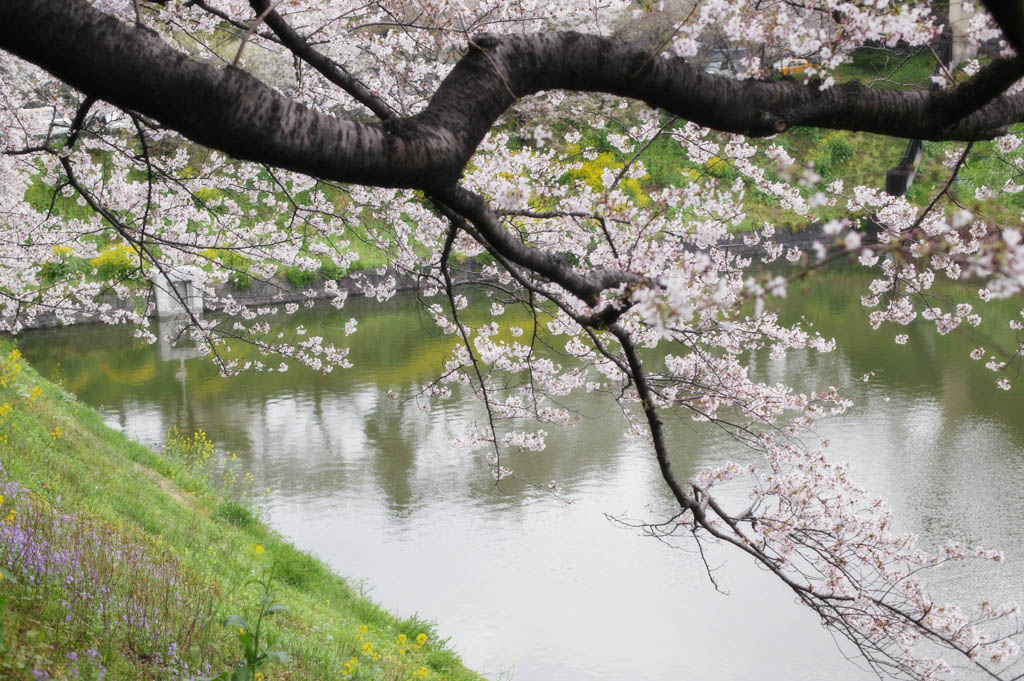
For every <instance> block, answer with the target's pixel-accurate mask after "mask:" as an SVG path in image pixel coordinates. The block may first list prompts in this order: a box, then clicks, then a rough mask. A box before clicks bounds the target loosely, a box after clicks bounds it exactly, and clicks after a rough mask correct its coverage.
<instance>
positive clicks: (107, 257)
mask: <svg viewBox="0 0 1024 681" xmlns="http://www.w3.org/2000/svg"><path fill="white" fill-rule="evenodd" d="M89 264H91V265H92V266H93V267H94V268H95V269H96V272H97V273H98V274H99V275H100V276H101V277H103V278H104V279H127V278H128V277H129V276H130V275H131V274H133V272H134V270H135V269H136V268H138V267H139V264H140V263H139V259H138V257H137V256H136V254H135V252H134V251H133V250H132V249H130V248H128V246H126V245H124V244H117V245H116V246H109V247H107V248H104V249H103V250H102V251H101V252H100V254H99V255H98V256H96V257H95V258H93V259H92V260H90V261H89Z"/></svg>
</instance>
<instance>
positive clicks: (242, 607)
mask: <svg viewBox="0 0 1024 681" xmlns="http://www.w3.org/2000/svg"><path fill="white" fill-rule="evenodd" d="M170 442H171V443H172V446H171V447H169V448H168V450H167V451H165V452H164V453H163V454H158V453H155V452H153V451H151V450H149V449H147V448H145V447H143V446H141V445H139V444H138V443H135V442H132V441H131V440H129V439H127V438H125V437H124V436H122V435H121V434H120V433H118V432H116V431H114V430H112V429H110V428H108V427H106V426H105V425H104V424H103V423H102V421H101V419H100V417H99V415H98V414H96V412H95V411H93V410H92V409H90V408H88V407H86V406H84V405H82V404H81V403H79V402H78V401H76V400H75V398H74V397H73V396H72V395H70V394H69V393H67V392H66V391H65V390H63V389H62V388H60V387H59V386H57V385H54V384H52V383H50V382H48V381H46V380H44V379H42V378H41V377H40V376H39V375H38V374H37V373H36V372H35V371H34V370H33V369H32V368H31V367H29V366H27V365H25V364H24V362H23V360H21V359H20V358H19V357H18V356H17V354H16V353H13V354H12V346H11V345H10V344H9V343H7V342H6V341H2V340H0V464H2V466H3V470H2V472H0V495H3V496H4V499H3V500H2V501H0V567H2V568H3V571H0V575H2V576H3V578H0V679H18V680H21V679H33V678H34V677H33V670H34V671H35V672H36V676H38V677H39V678H53V679H64V678H68V679H70V678H98V671H99V665H102V667H103V668H104V669H105V670H106V672H107V675H106V678H107V679H171V678H191V675H192V674H193V673H195V672H199V673H200V675H202V674H205V673H209V674H211V675H212V674H216V673H219V672H221V671H224V670H226V669H231V668H232V667H233V666H234V665H236V664H238V663H239V662H240V661H241V659H242V648H241V645H240V644H239V633H238V631H236V630H235V629H236V628H228V627H226V626H224V624H223V622H224V618H225V617H226V616H229V615H242V616H245V617H247V618H248V619H249V621H250V622H252V621H253V617H254V615H255V613H256V611H257V609H258V606H259V600H258V599H259V596H260V590H259V589H258V588H257V586H255V585H254V584H253V582H252V580H253V579H254V578H256V577H266V576H269V575H273V576H274V577H275V579H274V581H273V585H274V587H273V598H274V600H275V601H276V602H278V603H282V604H283V605H285V606H286V608H287V611H286V612H282V613H279V614H276V615H274V616H273V617H272V618H270V620H269V627H270V629H269V631H270V633H271V634H272V635H273V636H274V637H276V642H275V646H277V647H279V648H280V649H282V650H284V651H285V652H287V654H288V656H289V657H290V661H289V662H288V663H286V664H282V663H269V664H268V665H267V666H265V667H263V668H262V670H261V671H262V672H263V673H264V677H263V678H265V679H303V680H305V679H325V680H326V679H331V680H334V679H347V678H351V679H360V680H367V681H369V680H381V681H384V680H386V681H404V680H406V679H452V680H453V681H470V680H476V679H480V677H479V676H478V675H476V674H475V673H473V672H472V671H470V670H467V669H466V668H465V667H463V666H462V664H461V663H460V662H459V660H458V658H457V657H456V656H455V655H454V654H453V653H452V652H451V651H450V650H449V649H448V648H447V647H445V645H444V642H443V641H440V640H438V635H437V633H436V632H435V631H434V630H433V628H432V626H431V625H429V624H427V623H424V622H422V621H420V620H418V619H416V618H412V619H408V620H402V619H398V618H396V617H394V616H392V615H390V614H389V613H387V612H385V611H383V610H382V609H380V608H379V607H378V606H376V605H375V604H374V603H372V602H371V601H369V600H367V599H366V598H364V597H363V596H361V595H360V594H359V593H357V592H356V591H355V590H353V588H352V587H350V586H349V585H348V584H347V583H346V581H345V580H344V579H342V578H341V577H338V576H337V575H335V574H333V573H332V572H331V571H330V570H329V569H328V568H327V566H325V565H324V564H323V563H321V562H320V561H318V560H316V559H315V558H313V557H311V556H309V555H308V554H305V553H303V552H301V551H299V550H298V549H296V548H295V547H294V546H292V545H291V544H289V543H288V542H287V541H285V540H284V539H283V538H281V537H280V536H278V535H277V534H275V533H274V532H273V531H272V530H270V529H269V528H268V527H267V526H266V525H264V524H263V523H262V522H261V521H260V520H259V518H258V516H257V514H256V513H255V512H254V511H253V509H252V508H251V507H250V506H248V505H247V504H245V503H243V502H240V501H239V500H238V499H236V498H233V497H230V496H227V495H226V494H225V493H224V492H223V491H219V490H218V489H217V485H215V484H213V483H214V482H216V481H224V480H227V482H228V483H229V486H230V484H232V483H234V484H235V485H236V487H237V486H239V485H241V486H243V487H244V485H245V481H244V479H239V477H238V476H237V471H236V472H234V473H233V472H232V470H233V469H232V466H231V458H230V457H228V456H225V455H223V453H218V452H213V451H212V447H211V448H210V449H208V450H205V449H204V448H205V447H206V444H205V443H207V442H208V441H207V440H205V436H203V437H202V438H198V437H197V438H193V439H189V438H185V437H182V436H178V437H176V438H175V437H172V438H171V439H170ZM182 443H186V445H187V446H183V445H182ZM197 443H198V444H197ZM352 521H353V522H358V518H353V519H352ZM16 531H17V532H18V533H20V534H16ZM18 537H20V539H19V538H18ZM27 546H33V547H36V548H37V549H38V553H39V555H41V556H44V557H45V561H48V562H45V561H44V562H45V564H46V565H49V566H50V569H51V572H50V573H49V574H47V573H45V572H44V571H41V570H39V569H37V568H38V564H42V563H38V561H37V562H33V560H32V559H30V558H28V557H26V556H27V555H28V554H27V553H26V547H27ZM353 550H358V547H353ZM62 556H63V558H62ZM68 556H73V559H70V558H68ZM62 561H63V562H62ZM37 563H38V564H37ZM33 566H35V567H33ZM54 566H56V567H54ZM140 612H145V613H146V617H147V622H146V624H145V625H140V624H138V622H135V623H133V622H132V621H130V620H131V618H132V617H133V616H136V615H138V613H140ZM420 634H424V635H425V637H426V640H425V642H424V643H423V644H417V637H418V636H419V635H420ZM420 640H421V641H423V639H422V638H421V639H420ZM72 656H73V657H75V658H77V659H75V660H72V659H70V658H71V657H72Z"/></svg>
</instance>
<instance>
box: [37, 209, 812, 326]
mask: <svg viewBox="0 0 1024 681" xmlns="http://www.w3.org/2000/svg"><path fill="white" fill-rule="evenodd" d="M826 239H827V237H825V236H824V235H823V233H822V230H821V226H820V225H810V226H808V227H805V228H804V229H802V230H799V231H796V232H788V231H780V232H778V233H777V234H776V235H775V237H774V241H775V242H776V243H779V244H782V245H783V246H785V247H786V248H790V247H793V246H796V247H798V248H801V249H804V250H807V249H809V248H811V247H812V246H813V244H814V242H815V241H821V242H823V243H824V242H825V241H826ZM727 247H728V248H729V250H730V251H731V252H733V253H737V254H740V255H744V256H753V255H758V254H760V253H762V252H763V250H764V249H763V246H761V245H760V244H759V245H756V246H748V245H746V244H745V243H744V240H743V236H742V235H737V236H735V237H734V238H733V240H732V241H731V242H730V243H728V244H727ZM480 271H481V266H480V264H479V263H478V262H476V261H474V260H472V259H470V260H467V261H465V262H464V263H462V264H460V265H459V266H458V267H457V268H454V270H453V272H452V278H453V280H454V281H455V282H456V283H466V282H469V281H471V280H473V279H477V278H478V277H479V273H480ZM390 279H393V280H394V284H393V288H394V289H395V290H398V291H407V290H413V289H416V288H417V287H418V286H419V284H420V282H419V281H417V279H418V278H417V277H416V276H414V275H411V274H408V273H405V272H400V271H397V270H395V269H392V268H383V269H379V270H377V269H375V270H363V271H359V272H354V273H353V274H350V275H348V276H346V277H342V278H340V279H336V280H333V283H329V282H328V281H326V280H324V279H319V278H318V279H317V280H315V281H313V282H310V283H309V284H306V285H303V286H298V287H296V286H292V285H291V284H290V283H289V282H288V281H287V280H286V279H285V278H284V277H275V278H273V279H270V280H259V279H254V280H252V282H251V283H250V285H249V286H248V287H247V288H245V289H244V290H243V289H238V288H237V287H235V286H233V285H232V284H230V283H223V284H217V285H216V286H215V287H214V296H213V299H207V300H206V301H205V302H204V310H205V311H207V312H217V311H219V310H220V309H221V308H222V307H223V304H222V303H217V302H211V301H216V300H223V299H225V298H231V299H233V300H234V301H235V302H236V303H238V304H240V305H245V306H249V307H255V306H264V305H283V304H285V303H298V302H305V301H307V300H310V299H312V300H329V299H331V298H334V297H335V296H336V295H337V294H338V292H345V293H347V294H348V295H352V296H361V295H364V292H365V291H366V290H374V289H377V288H386V287H391V284H390V283H389V280H390ZM149 299H150V296H149V295H147V294H145V293H140V295H139V297H138V299H136V301H134V304H135V305H136V306H137V308H136V309H141V308H143V307H146V306H147V305H148V303H149ZM102 302H106V303H108V304H109V305H110V306H111V307H112V308H115V309H126V308H127V307H128V303H126V302H125V301H121V300H118V299H117V298H115V297H113V296H108V297H107V298H105V299H103V301H102ZM97 321H98V320H97V319H96V318H95V317H92V316H88V315H84V314H80V315H78V316H77V317H76V319H75V322H74V323H75V324H88V323H94V322H97ZM57 326H62V324H61V323H60V322H59V321H58V320H57V317H56V315H54V314H53V313H46V314H42V315H39V316H38V317H37V318H36V319H35V320H34V322H33V323H32V324H30V325H28V326H27V328H31V329H45V328H53V327H57Z"/></svg>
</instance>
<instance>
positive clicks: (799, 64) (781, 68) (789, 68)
mask: <svg viewBox="0 0 1024 681" xmlns="http://www.w3.org/2000/svg"><path fill="white" fill-rule="evenodd" d="M772 66H773V67H774V68H775V72H776V73H780V74H782V75H783V76H795V75H796V74H798V73H803V72H804V71H806V70H807V69H809V68H811V67H812V66H814V64H812V63H811V62H809V61H807V60H806V59H798V58H796V57H787V58H786V59H780V60H779V61H777V62H775V63H774V64H772Z"/></svg>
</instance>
